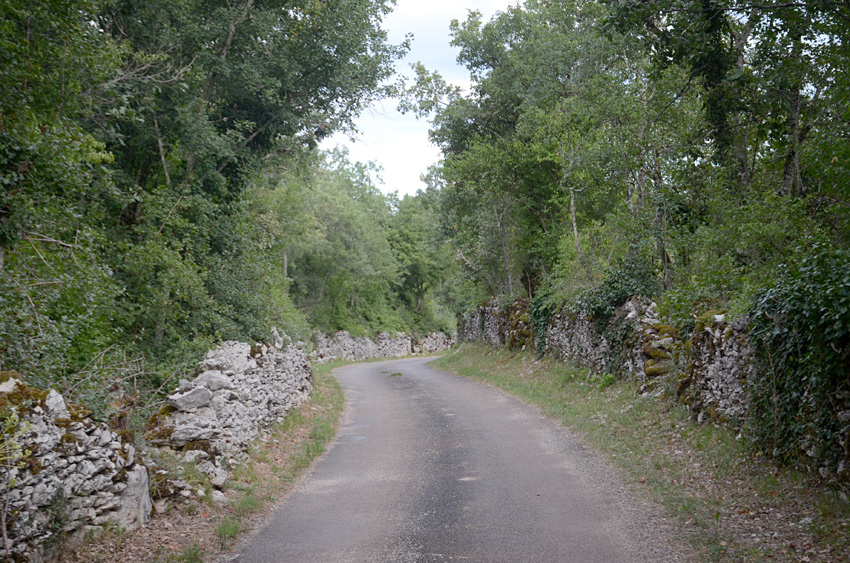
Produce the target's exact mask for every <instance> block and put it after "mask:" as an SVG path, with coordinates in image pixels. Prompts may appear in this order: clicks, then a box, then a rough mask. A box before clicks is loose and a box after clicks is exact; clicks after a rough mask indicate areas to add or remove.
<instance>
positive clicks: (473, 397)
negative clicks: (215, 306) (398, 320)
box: [231, 359, 683, 563]
mask: <svg viewBox="0 0 850 563" xmlns="http://www.w3.org/2000/svg"><path fill="white" fill-rule="evenodd" d="M427 361H428V360H427V359H412V360H397V361H388V362H381V363H368V364H359V365H353V366H348V367H346V368H343V369H339V370H337V371H336V372H335V375H336V376H337V378H338V379H339V381H340V383H341V384H342V386H343V388H344V390H345V396H346V399H347V401H348V406H347V409H346V413H345V418H344V420H343V425H342V428H341V429H340V432H339V436H338V438H337V441H336V443H335V444H334V445H333V447H332V448H331V450H330V451H329V452H328V454H327V455H326V456H325V457H324V458H323V459H321V460H320V461H319V462H318V463H317V464H316V465H315V466H314V467H313V468H312V470H311V471H310V472H309V473H308V474H307V475H306V476H305V478H303V479H302V480H301V481H300V483H299V485H298V486H297V487H296V489H295V490H294V491H293V492H292V494H291V495H290V496H289V497H288V498H287V499H286V500H285V501H283V502H282V503H281V505H280V507H279V508H278V509H277V510H276V511H275V513H273V514H272V515H271V516H270V518H269V521H268V523H267V524H266V526H265V527H264V528H263V529H261V530H260V531H259V532H258V533H257V534H256V535H254V536H253V537H252V538H250V539H249V540H247V541H246V542H245V544H244V545H242V546H241V548H240V549H239V553H238V555H237V556H236V557H234V558H232V559H231V561H238V562H239V563H265V562H268V563H290V562H301V561H305V562H307V561H309V562H322V563H324V562H328V563H330V562H338V561H346V562H366V561H375V562H396V561H397V562H408V561H409V562H414V561H415V562H426V561H427V562H430V561H433V562H438V561H479V562H511V563H517V562H524V563H525V562H533V561H541V562H595V561H599V562H606V563H610V562H618V561H622V562H632V561H647V562H649V561H652V562H658V561H680V560H683V558H682V557H680V556H678V555H677V554H676V553H675V552H674V551H673V549H672V548H671V547H670V546H669V545H668V543H667V542H665V540H664V538H663V535H664V534H663V532H661V530H658V529H654V528H653V526H652V523H651V522H650V521H649V520H648V519H647V518H646V517H645V511H644V510H643V508H642V507H641V506H639V505H638V504H636V502H635V501H634V500H633V499H630V498H628V496H627V495H626V494H625V493H624V492H623V491H622V487H621V486H620V485H619V484H618V482H617V480H616V479H615V478H614V477H613V476H612V475H611V474H610V472H609V471H608V470H607V468H606V466H605V464H604V463H602V462H600V461H599V459H598V457H597V456H596V455H595V454H593V453H592V452H589V451H587V450H586V448H585V447H584V446H583V445H582V443H581V442H580V441H578V440H577V439H576V438H574V437H573V436H572V435H571V434H570V433H568V432H567V431H565V430H564V429H562V428H561V427H559V426H558V425H556V424H554V423H552V422H550V421H548V420H546V419H544V418H543V417H542V416H541V415H540V414H539V412H538V411H537V410H535V409H533V408H530V407H528V406H526V405H524V404H523V403H521V402H520V401H518V400H516V399H514V398H512V397H510V396H508V395H506V394H504V393H502V392H501V391H499V390H497V389H493V388H491V387H488V386H486V385H482V384H480V383H476V382H474V381H470V380H467V379H464V378H461V377H456V376H452V375H448V374H446V373H443V372H440V371H437V370H435V369H432V368H430V367H428V366H427V365H426V362H427ZM398 373H400V374H401V375H393V374H398ZM659 536H661V537H659Z"/></svg>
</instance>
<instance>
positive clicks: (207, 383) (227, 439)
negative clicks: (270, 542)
mask: <svg viewBox="0 0 850 563" xmlns="http://www.w3.org/2000/svg"><path fill="white" fill-rule="evenodd" d="M276 341H277V343H276V346H273V347H269V346H266V345H261V344H258V345H254V346H251V345H249V344H245V343H240V342H225V343H223V344H222V345H221V346H220V347H218V348H216V349H215V350H212V351H210V352H209V353H207V355H206V357H205V358H204V359H203V360H202V361H201V362H200V363H199V365H198V368H197V372H196V376H195V377H194V379H192V380H191V381H189V380H185V379H184V380H181V381H180V384H179V386H178V388H177V389H176V390H175V391H174V392H173V393H172V394H171V395H169V396H168V398H167V404H166V406H165V407H163V409H162V410H160V412H159V413H157V414H156V415H155V416H154V417H153V418H152V419H151V420H150V422H149V423H148V426H147V428H146V438H148V440H149V443H151V444H153V445H155V446H159V447H161V448H166V449H170V450H174V451H175V452H178V455H180V456H181V457H182V459H183V461H185V462H191V463H193V464H195V467H197V469H199V470H200V471H201V472H202V473H205V474H207V475H208V476H209V477H210V482H211V483H212V485H213V486H214V487H216V488H221V487H223V485H224V483H225V481H226V480H227V478H228V476H229V471H230V469H231V462H233V461H235V458H236V457H238V456H240V454H241V453H242V451H243V450H244V449H245V448H246V447H247V446H248V444H249V443H250V441H251V440H253V439H254V438H255V437H257V435H258V434H259V432H260V430H261V429H262V428H263V427H264V426H267V425H269V424H271V423H274V422H276V421H279V420H282V419H283V417H284V416H285V415H286V413H287V411H289V410H290V409H292V408H293V407H296V406H298V405H299V404H300V403H301V402H302V401H304V400H305V399H306V398H307V397H308V395H309V393H310V391H311V390H312V368H311V366H310V362H309V360H308V358H307V356H306V354H305V353H304V352H303V351H302V350H300V349H298V348H296V347H294V346H287V347H284V339H283V338H277V339H276ZM13 375H14V376H13ZM16 376H17V374H9V373H4V374H3V377H0V413H3V414H4V416H5V417H6V419H7V420H11V421H12V422H11V423H10V424H8V425H7V426H8V428H9V429H8V431H7V432H4V433H3V434H2V435H0V487H2V489H0V490H2V493H0V494H2V498H0V503H5V502H7V501H8V511H7V514H6V532H7V536H8V540H9V551H10V553H11V556H9V557H8V558H9V559H10V560H14V561H40V560H42V558H43V557H44V555H45V553H44V547H45V546H48V545H51V544H55V543H57V540H58V539H59V536H62V537H67V536H70V535H74V534H79V533H85V532H87V531H89V530H93V529H97V528H99V527H102V526H104V525H106V524H107V523H109V522H113V523H115V524H117V525H119V526H121V527H122V528H123V529H125V530H133V529H135V528H138V527H139V526H141V525H142V524H144V523H145V522H147V521H148V520H149V519H150V514H151V512H152V510H153V509H154V508H156V504H155V503H152V500H151V496H150V493H149V491H150V490H151V489H152V490H153V491H154V492H155V495H156V498H160V499H162V498H165V497H169V496H171V495H175V496H176V497H177V498H180V497H181V496H182V497H188V496H191V495H192V494H193V492H192V490H191V487H190V485H189V484H188V483H186V482H184V481H182V480H180V479H179V478H177V476H175V475H171V474H169V473H168V472H167V471H166V470H164V469H158V468H157V466H156V463H155V462H154V461H153V459H142V456H141V455H140V454H139V453H138V452H136V449H135V447H134V445H133V443H132V442H133V437H132V434H131V433H129V432H126V431H119V432H115V431H113V430H112V429H110V428H109V427H108V425H107V424H104V423H97V422H94V421H93V420H92V419H91V418H90V417H89V416H88V414H89V413H88V411H87V410H86V409H85V408H83V407H80V406H69V405H66V404H65V401H64V399H63V397H62V396H61V395H60V394H59V393H57V392H56V391H54V390H46V391H45V390H39V389H34V388H31V387H28V386H27V385H25V384H24V383H23V382H22V381H21V380H20V379H19V377H16ZM10 417H11V418H10ZM149 468H150V470H151V471H152V474H150V473H149ZM217 496H218V497H219V498H223V495H222V493H221V492H220V491H217V490H216V491H213V498H214V499H216V497H217ZM157 502H161V501H157ZM0 506H2V505H0ZM163 506H164V505H163ZM0 510H2V509H0ZM0 548H2V549H3V555H0V559H2V558H3V557H4V556H6V554H5V546H0Z"/></svg>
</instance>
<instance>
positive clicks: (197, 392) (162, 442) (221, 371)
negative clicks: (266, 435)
mask: <svg viewBox="0 0 850 563" xmlns="http://www.w3.org/2000/svg"><path fill="white" fill-rule="evenodd" d="M279 345H282V344H281V343H280V342H279ZM312 374H313V372H312V368H311V366H310V361H309V360H308V359H307V356H306V355H305V354H304V352H303V351H301V350H300V349H298V348H296V347H295V346H288V347H286V348H278V347H276V346H275V347H269V346H266V345H264V344H257V345H255V346H251V345H249V344H245V343H243V342H232V341H229V342H224V343H223V344H222V345H221V346H220V347H219V348H216V349H215V350H212V351H210V352H208V353H207V356H206V357H205V358H204V359H203V360H202V361H201V362H200V363H199V365H198V369H197V376H196V377H195V378H194V379H193V380H192V381H188V380H185V379H184V380H181V381H180V384H179V387H178V389H177V390H176V391H175V392H174V393H173V394H171V395H169V396H168V399H167V406H165V407H164V408H163V409H162V410H161V411H160V412H159V413H157V414H156V415H154V417H153V418H151V420H150V422H149V423H148V427H147V430H146V436H147V437H148V439H150V440H151V441H152V442H153V443H154V444H156V445H158V446H167V447H170V448H173V449H176V450H186V451H189V450H202V451H204V452H205V453H207V454H212V455H213V456H221V455H228V456H231V455H234V454H239V453H241V452H242V451H243V450H244V449H245V448H247V446H248V444H249V443H250V442H251V440H253V439H254V438H256V437H257V435H258V434H259V432H260V430H261V429H262V428H263V427H264V426H267V425H269V424H271V423H274V422H277V421H280V420H283V417H284V416H285V415H286V413H287V411H289V409H291V408H294V407H297V406H298V405H299V404H301V402H302V401H304V400H305V399H306V398H307V397H308V396H309V394H310V391H311V390H312V388H313V387H312ZM199 468H200V469H201V470H202V471H204V468H203V467H202V466H199ZM207 469H208V471H206V472H207V473H208V474H211V475H212V476H213V477H214V478H215V476H216V475H217V474H218V472H219V471H225V470H226V469H222V468H217V469H218V471H213V470H212V468H207Z"/></svg>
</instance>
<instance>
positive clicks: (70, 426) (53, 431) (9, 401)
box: [0, 373, 151, 561]
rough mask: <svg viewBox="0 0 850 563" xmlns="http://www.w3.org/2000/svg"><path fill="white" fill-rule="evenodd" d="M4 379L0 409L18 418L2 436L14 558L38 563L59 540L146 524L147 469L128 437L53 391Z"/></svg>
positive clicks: (1, 467) (0, 470) (0, 466)
mask: <svg viewBox="0 0 850 563" xmlns="http://www.w3.org/2000/svg"><path fill="white" fill-rule="evenodd" d="M5 375H6V377H5V378H4V379H5V381H3V384H2V385H0V406H2V407H3V411H4V413H5V414H6V416H13V417H16V418H17V419H18V420H19V423H18V424H17V426H16V428H10V429H9V431H8V432H7V433H6V434H4V435H2V436H0V440H2V444H3V447H2V448H0V450H2V451H0V459H2V461H3V462H2V463H0V484H1V485H2V487H3V489H2V493H0V497H2V498H0V502H2V503H6V502H8V509H7V511H6V516H5V518H6V521H5V526H6V530H5V531H6V536H7V539H8V542H9V543H8V549H9V552H10V553H11V556H10V557H8V559H9V560H13V561H39V560H41V559H42V557H43V556H44V548H45V546H49V545H52V544H55V543H56V542H57V541H58V539H59V537H60V536H67V535H73V534H74V533H76V532H84V531H88V530H91V529H97V528H98V527H101V526H103V525H104V524H107V523H108V522H113V523H115V524H118V525H119V526H121V527H122V528H123V529H125V530H133V529H136V528H138V527H139V526H141V525H142V524H144V523H145V522H147V521H148V519H149V518H150V513H151V499H150V495H149V493H148V471H147V468H146V467H145V465H144V463H143V462H142V459H141V456H139V455H138V454H137V452H136V449H135V447H134V446H133V444H132V443H130V441H129V440H122V438H124V437H126V436H122V435H120V434H119V433H116V432H114V431H113V430H111V429H110V428H109V427H108V426H107V425H106V424H104V423H97V422H94V421H93V420H92V419H91V418H90V417H89V416H88V411H86V410H85V409H84V408H82V407H80V406H70V407H69V406H68V405H66V404H65V400H64V398H63V397H62V395H60V394H59V393H57V392H56V391H55V390H48V391H44V390H40V389H34V388H31V387H28V386H27V385H26V384H25V383H24V382H23V381H21V379H19V378H18V377H14V376H11V377H10V375H11V374H9V373H6V374H5ZM15 375H17V374H15ZM13 442H14V443H13ZM15 444H17V446H19V448H15ZM10 458H11V459H10ZM6 547H7V546H3V550H4V556H8V554H6V553H5V550H6Z"/></svg>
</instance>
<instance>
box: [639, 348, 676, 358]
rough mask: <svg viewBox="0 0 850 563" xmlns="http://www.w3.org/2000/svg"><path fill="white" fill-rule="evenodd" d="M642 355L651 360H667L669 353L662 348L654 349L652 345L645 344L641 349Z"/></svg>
mask: <svg viewBox="0 0 850 563" xmlns="http://www.w3.org/2000/svg"><path fill="white" fill-rule="evenodd" d="M642 350H643V353H644V354H646V355H647V356H648V357H650V358H652V359H653V360H669V359H670V353H669V352H668V351H667V350H664V349H663V348H656V347H655V346H653V345H652V344H645V345H644V346H643V348H642Z"/></svg>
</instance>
